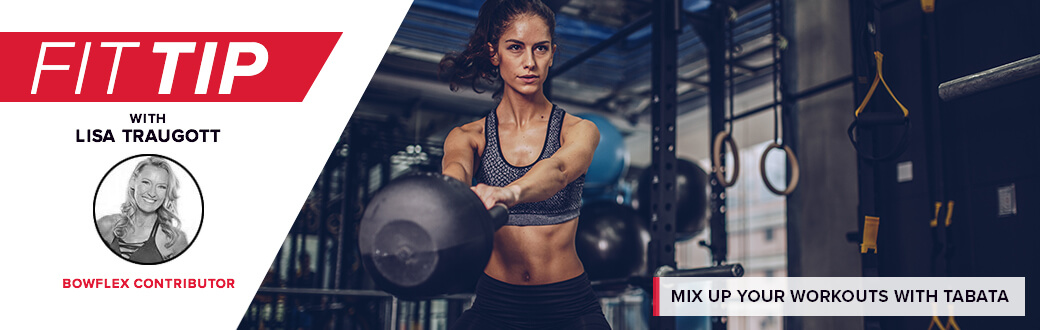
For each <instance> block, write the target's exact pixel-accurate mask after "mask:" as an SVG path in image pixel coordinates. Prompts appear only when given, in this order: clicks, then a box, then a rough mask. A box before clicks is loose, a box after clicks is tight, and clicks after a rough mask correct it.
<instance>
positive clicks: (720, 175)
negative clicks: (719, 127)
mask: <svg viewBox="0 0 1040 330" xmlns="http://www.w3.org/2000/svg"><path fill="white" fill-rule="evenodd" d="M723 142H726V144H729V150H730V151H732V154H733V178H732V179H730V181H726V167H725V166H721V165H719V164H722V143H723ZM713 146H714V147H713V148H712V149H711V150H712V151H711V152H712V157H711V160H712V163H711V171H712V172H715V178H716V179H718V180H719V184H721V185H722V186H723V187H727V188H728V187H732V186H733V185H734V184H736V183H737V177H739V176H740V156H739V153H738V152H739V151H740V149H737V142H736V141H733V137H732V136H730V135H729V132H727V131H722V132H719V134H715V143H714V144H713Z"/></svg>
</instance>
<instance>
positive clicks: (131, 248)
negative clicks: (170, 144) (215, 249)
mask: <svg viewBox="0 0 1040 330" xmlns="http://www.w3.org/2000/svg"><path fill="white" fill-rule="evenodd" d="M124 180H125V181H124ZM94 219H95V224H96V226H97V231H98V234H99V235H100V236H101V239H102V241H103V242H104V244H105V245H106V246H107V247H108V249H109V250H111V251H112V252H113V253H115V254H116V255H118V256H120V257H122V258H123V259H126V260H129V261H131V262H134V263H138V264H159V263H163V262H166V261H169V260H171V259H173V258H176V257H177V256H179V255H181V254H182V253H184V251H185V250H187V248H188V246H190V244H191V242H192V241H194V239H195V236H196V234H197V233H198V229H199V227H200V225H201V224H202V196H201V190H200V189H199V188H198V185H197V184H196V182H195V179H194V177H193V176H192V175H191V174H190V173H188V172H187V170H186V169H184V167H182V166H181V164H180V163H177V162H176V161H173V160H172V159H169V158H167V157H164V156H160V155H138V156H134V157H130V158H127V159H124V160H123V161H121V162H120V163H118V164H116V166H114V167H113V168H112V169H111V170H109V172H108V173H107V174H106V175H105V177H104V178H103V179H102V181H101V183H100V184H99V186H98V190H97V193H96V195H95V197H94Z"/></svg>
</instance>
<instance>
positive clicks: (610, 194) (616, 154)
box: [577, 113, 628, 201]
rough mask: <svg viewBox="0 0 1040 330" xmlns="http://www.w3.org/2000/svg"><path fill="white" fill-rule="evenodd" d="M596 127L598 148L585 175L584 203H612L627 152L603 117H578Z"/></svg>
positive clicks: (618, 132) (626, 162)
mask: <svg viewBox="0 0 1040 330" xmlns="http://www.w3.org/2000/svg"><path fill="white" fill-rule="evenodd" d="M577 116H578V117H581V118H584V119H586V120H589V121H591V122H593V123H594V124H596V127H597V128H598V129H599V145H598V146H596V153H595V154H593V156H592V163H591V164H590V165H589V171H588V173H587V174H586V175H585V190H584V191H583V192H582V194H583V195H584V197H585V199H586V200H588V201H595V200H616V198H617V195H618V192H619V189H618V183H619V182H620V181H621V175H623V174H624V172H625V170H626V169H627V168H628V148H627V147H626V146H625V138H624V136H622V135H621V131H619V130H618V129H617V127H615V126H614V124H611V123H610V120H609V119H607V117H604V116H602V115H598V114H594V113H582V114H578V115H577Z"/></svg>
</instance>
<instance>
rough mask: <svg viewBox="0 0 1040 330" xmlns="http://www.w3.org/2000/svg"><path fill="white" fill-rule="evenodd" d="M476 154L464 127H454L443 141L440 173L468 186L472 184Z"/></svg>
mask: <svg viewBox="0 0 1040 330" xmlns="http://www.w3.org/2000/svg"><path fill="white" fill-rule="evenodd" d="M476 152H477V146H476V145H475V144H474V141H473V139H472V137H471V136H470V134H469V132H466V130H465V128H464V127H456V128H454V129H452V130H451V132H450V133H448V137H447V138H445V139H444V158H443V159H442V160H441V173H442V174H444V175H447V176H450V177H453V178H455V179H458V180H459V181H462V182H464V183H466V185H467V186H468V185H469V184H470V182H473V166H474V165H473V160H474V159H476V158H475V154H476Z"/></svg>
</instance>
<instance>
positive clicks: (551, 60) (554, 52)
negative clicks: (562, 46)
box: [549, 43, 556, 68]
mask: <svg viewBox="0 0 1040 330" xmlns="http://www.w3.org/2000/svg"><path fill="white" fill-rule="evenodd" d="M555 57H556V43H553V44H552V53H550V54H549V67H550V68H551V67H552V63H553V58H555Z"/></svg>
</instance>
